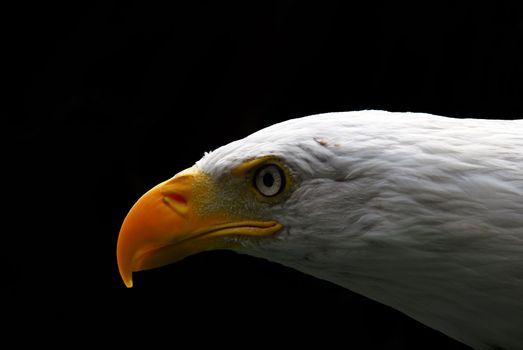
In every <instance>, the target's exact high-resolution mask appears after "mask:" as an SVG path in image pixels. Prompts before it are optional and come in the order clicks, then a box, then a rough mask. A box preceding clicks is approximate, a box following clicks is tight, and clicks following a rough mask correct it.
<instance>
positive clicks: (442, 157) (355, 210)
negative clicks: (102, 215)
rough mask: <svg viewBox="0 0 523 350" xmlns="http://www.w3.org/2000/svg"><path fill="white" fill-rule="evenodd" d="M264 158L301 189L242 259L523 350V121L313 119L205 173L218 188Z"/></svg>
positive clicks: (415, 116) (233, 146) (259, 138)
mask: <svg viewBox="0 0 523 350" xmlns="http://www.w3.org/2000/svg"><path fill="white" fill-rule="evenodd" d="M263 155H272V156H275V157H277V158H279V159H281V160H282V162H283V163H284V164H285V165H286V166H287V167H288V168H289V170H290V171H291V173H292V174H293V176H295V177H296V178H297V179H298V183H299V184H298V185H297V186H296V188H294V189H293V191H292V193H291V194H290V196H289V197H288V198H286V199H285V200H284V201H282V202H280V203H275V204H273V205H267V206H263V207H257V209H256V210H257V211H258V213H259V215H260V216H261V217H267V218H271V219H275V220H278V221H279V222H280V223H282V224H283V226H284V231H283V232H281V233H279V234H278V235H275V236H274V237H271V238H270V239H262V240H260V239H257V240H248V239H244V240H242V241H241V242H242V244H243V246H242V248H241V251H242V252H244V253H247V254H250V255H254V256H259V257H264V258H267V259H269V260H272V261H275V262H279V263H281V264H284V265H287V266H290V267H293V268H295V269H297V270H300V271H303V272H306V273H308V274H311V275H313V276H316V277H318V278H321V279H325V280H328V281H331V282H334V283H336V284H339V285H341V286H344V287H346V288H348V289H351V290H353V291H355V292H357V293H360V294H363V295H365V296H367V297H370V298H372V299H375V300H377V301H379V302H382V303H384V304H387V305H389V306H391V307H393V308H396V309H398V310H400V311H402V312H404V313H406V314H407V315H410V316H411V317H413V318H415V319H417V320H419V321H420V322H422V323H424V324H426V325H428V326H430V327H432V328H435V329H438V330H440V331H442V332H443V333H445V334H447V335H449V336H451V337H453V338H455V339H457V340H459V341H461V342H463V343H465V344H468V345H470V346H472V347H474V348H476V349H498V348H501V349H523V120H516V121H505V120H477V119H452V118H445V117H440V116H434V115H429V114H419V113H389V112H383V111H360V112H350V113H331V114H323V115H316V116H310V117H305V118H300V119H293V120H289V121H286V122H283V123H280V124H276V125H273V126H271V127H268V128H266V129H263V130H261V131H259V132H256V133H254V134H252V135H250V136H248V137H246V138H245V139H243V140H239V141H236V142H233V143H230V144H228V145H226V146H223V147H221V148H219V149H217V150H216V151H214V152H212V153H209V154H206V155H205V156H204V157H203V158H202V159H201V160H200V161H199V162H197V164H196V167H197V168H198V169H199V170H201V171H203V172H205V173H208V174H210V175H211V176H215V177H220V176H222V174H226V173H227V172H228V171H229V170H230V169H232V168H233V167H234V166H237V165H238V164H240V163H241V162H243V161H245V160H247V159H250V158H255V157H260V156H263ZM251 209H252V208H251ZM251 209H249V208H247V209H245V210H247V211H248V210H251Z"/></svg>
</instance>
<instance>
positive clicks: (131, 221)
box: [117, 168, 282, 288]
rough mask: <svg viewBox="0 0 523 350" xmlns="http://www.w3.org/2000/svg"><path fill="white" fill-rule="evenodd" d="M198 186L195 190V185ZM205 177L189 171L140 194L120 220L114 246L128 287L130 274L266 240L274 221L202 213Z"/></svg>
mask: <svg viewBox="0 0 523 350" xmlns="http://www.w3.org/2000/svg"><path fill="white" fill-rule="evenodd" d="M196 184H197V185H196ZM212 193H214V191H213V190H212V188H210V184H209V181H208V180H207V177H206V175H205V174H202V173H200V172H198V171H196V170H194V169H193V168H189V169H187V170H185V171H183V172H181V173H179V174H177V175H175V176H174V177H173V178H171V179H170V180H167V181H165V182H162V183H160V184H159V185H157V186H155V187H153V188H152V189H151V190H149V191H148V192H147V193H145V194H144V195H143V196H142V197H141V198H140V199H139V200H138V202H136V203H135V204H134V206H133V207H132V208H131V210H130V211H129V213H128V214H127V217H126V218H125V220H124V222H123V224H122V228H121V230H120V235H119V237H118V244H117V260H118V268H119V270H120V275H121V276H122V279H123V281H124V283H125V285H126V286H127V287H129V288H130V287H132V285H133V282H132V272H133V271H140V270H147V269H152V268H155V267H160V266H163V265H167V264H170V263H172V262H176V261H179V260H181V259H183V258H185V257H187V256H189V255H192V254H196V253H198V252H202V251H205V250H212V249H231V248H234V244H233V243H232V241H228V240H226V239H223V238H224V237H231V236H270V235H273V234H274V233H276V232H278V231H279V230H281V228H282V225H281V224H279V223H278V222H276V221H259V220H250V219H248V220H242V219H238V218H237V217H235V215H233V214H231V213H226V212H212V213H209V212H206V210H202V209H201V207H202V203H206V202H208V201H209V199H212V200H219V198H210V197H212V196H213V195H212Z"/></svg>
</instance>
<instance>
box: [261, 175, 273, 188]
mask: <svg viewBox="0 0 523 350" xmlns="http://www.w3.org/2000/svg"><path fill="white" fill-rule="evenodd" d="M263 184H264V185H265V186H267V187H272V185H274V177H273V176H272V174H269V173H265V174H264V175H263Z"/></svg>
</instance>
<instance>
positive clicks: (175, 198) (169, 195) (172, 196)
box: [163, 192, 187, 204]
mask: <svg viewBox="0 0 523 350" xmlns="http://www.w3.org/2000/svg"><path fill="white" fill-rule="evenodd" d="M163 195H164V196H165V197H167V198H170V199H172V200H173V201H176V202H179V203H182V204H187V200H186V199H185V197H184V196H182V195H180V194H178V193H174V192H171V193H164V194H163Z"/></svg>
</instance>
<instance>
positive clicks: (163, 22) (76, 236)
mask: <svg viewBox="0 0 523 350" xmlns="http://www.w3.org/2000/svg"><path fill="white" fill-rule="evenodd" d="M515 3H516V2H514V3H504V2H490V3H489V4H481V3H468V4H467V3H464V2H460V3H459V4H457V3H454V2H448V3H447V2H443V1H441V2H434V3H427V2H423V5H414V6H413V5H412V4H411V5H409V6H407V5H402V4H397V3H396V2H389V3H388V4H387V5H382V4H379V5H378V4H374V3H365V4H362V3H361V2H357V3H351V2H347V1H340V2H329V3H326V2H317V3H315V4H312V3H305V2H301V1H277V2H268V1H264V2H263V5H260V4H254V3H250V4H246V3H240V4H239V3H234V4H233V3H226V4H224V3H221V2H201V1H191V2H188V3H184V2H179V3H178V2H174V1H173V2H165V3H161V4H153V3H150V2H142V3H139V2H125V3H123V2H122V3H115V2H110V1H103V2H88V3H85V4H80V3H78V2H68V3H51V4H49V3H47V2H41V3H40V4H19V5H9V6H7V7H6V8H4V11H3V13H2V17H4V18H3V21H2V31H3V37H4V39H3V43H2V47H3V49H2V51H3V56H4V59H6V61H5V62H4V64H3V75H4V77H3V83H4V86H5V87H6V88H7V91H5V92H4V94H3V95H4V96H3V97H4V101H5V102H4V103H2V105H3V106H2V115H3V117H4V118H3V119H4V127H3V128H2V129H3V130H2V134H3V137H2V143H3V145H2V149H3V152H2V153H3V164H4V167H3V168H4V170H3V177H4V179H5V180H4V182H3V183H4V186H5V188H4V189H3V193H4V197H3V198H4V205H6V206H5V207H4V209H2V211H3V221H4V229H3V230H2V231H3V234H2V235H3V240H2V244H1V247H2V249H1V253H0V257H1V260H0V263H1V266H2V277H1V280H2V283H1V286H2V289H1V291H2V293H3V294H4V297H2V304H3V306H2V309H3V315H4V316H5V317H8V320H9V324H10V325H14V326H15V327H14V328H15V329H19V330H20V329H21V330H31V332H27V333H26V334H30V335H32V334H34V333H33V331H35V330H42V329H44V328H45V329H47V328H49V329H52V331H49V332H46V337H45V338H38V339H47V340H50V341H54V342H57V341H59V340H60V339H63V336H64V334H73V335H78V337H77V338H76V339H77V340H80V341H95V342H96V341H98V340H99V341H100V342H101V341H102V340H101V339H102V338H101V336H102V335H108V334H109V335H111V334H113V335H116V336H117V338H121V339H122V340H131V341H133V340H134V339H137V338H139V337H143V338H145V339H149V340H151V341H152V340H154V339H156V338H158V337H167V338H168V339H169V341H170V345H169V346H176V345H177V344H178V343H179V342H180V341H182V340H189V341H190V342H192V343H195V344H199V343H201V342H203V341H204V340H210V341H212V342H215V343H223V344H238V343H239V344H246V345H247V344H258V343H259V342H263V341H266V342H268V344H272V345H273V346H277V345H279V344H280V338H278V337H283V339H286V340H289V341H292V342H294V341H297V340H305V341H309V340H313V339H320V340H322V342H323V344H329V342H332V343H331V344H334V343H339V344H342V346H344V347H345V348H352V349H373V348H376V347H378V348H387V349H419V348H424V349H443V348H444V349H466V348H467V347H465V346H463V345H461V344H459V343H457V342H455V341H453V340H451V339H449V338H447V337H446V336H444V335H442V334H441V333H438V332H436V331H433V330H431V329H429V328H427V327H425V326H423V325H421V324H419V323H417V322H416V321H413V320H411V319H409V318H407V317H406V316H404V315H402V314H401V313H399V312H396V311H394V310H392V309H390V308H388V307H386V306H383V305H379V304H376V303H374V302H372V301H370V300H368V299H366V298H364V297H361V296H358V295H355V294H353V293H351V292H349V291H347V290H345V289H343V288H341V287H338V286H335V285H332V284H330V283H328V282H325V281H319V280H316V279H314V278H312V277H309V276H306V275H304V274H301V273H299V272H296V271H294V270H291V269H287V268H284V267H282V266H279V265H277V264H273V263H270V262H267V261H264V260H260V259H255V258H251V257H248V256H241V255H238V254H235V253H232V252H221V251H217V252H209V253H204V254H200V255H197V256H193V257H190V258H187V259H186V260H184V261H182V262H180V263H177V264H174V265H170V266H166V267H164V268H160V269H157V270H151V271H148V272H143V273H136V274H135V277H134V282H135V287H134V288H133V289H130V290H128V289H126V288H125V287H124V285H123V283H122V282H121V280H120V277H119V275H118V270H117V265H116V256H115V250H116V239H117V235H118V231H119V227H120V224H121V222H122V220H123V218H124V217H125V214H126V213H127V211H128V209H129V208H130V207H131V205H132V204H133V203H134V201H135V200H136V199H137V198H138V197H139V196H140V195H141V194H142V193H144V192H145V191H146V190H147V189H148V188H150V187H151V186H153V185H155V184H156V183H158V182H160V181H162V180H164V179H166V178H169V177H171V176H172V175H174V174H175V173H176V172H178V171H180V170H182V169H184V168H186V167H189V166H191V165H192V164H193V163H194V162H195V161H196V160H198V159H199V158H200V157H201V156H202V155H203V152H205V151H209V150H212V149H214V148H216V147H218V146H220V145H223V144H226V143H228V142H231V141H233V140H236V139H238V138H242V137H244V136H246V135H248V134H250V133H251V132H254V131H256V130H258V129H260V128H262V127H264V126H268V125H271V124H273V123H275V122H278V121H282V120H286V119H289V118H293V117H300V116H305V115H309V114H314V113H321V112H331V111H349V110H358V109H387V110H392V111H421V112H428V113H434V114H441V115H446V116H452V117H473V118H496V119H518V118H521V116H522V108H523V107H522V101H523V100H522V94H521V93H522V89H521V86H522V83H523V79H522V73H523V69H522V67H523V54H522V52H523V51H522V49H521V48H522V46H523V12H522V11H521V8H520V7H517V6H516V5H515ZM7 315H8V316H7ZM120 326H123V329H124V331H120V330H119V331H116V330H117V329H119V328H120ZM4 331H5V329H4Z"/></svg>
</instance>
